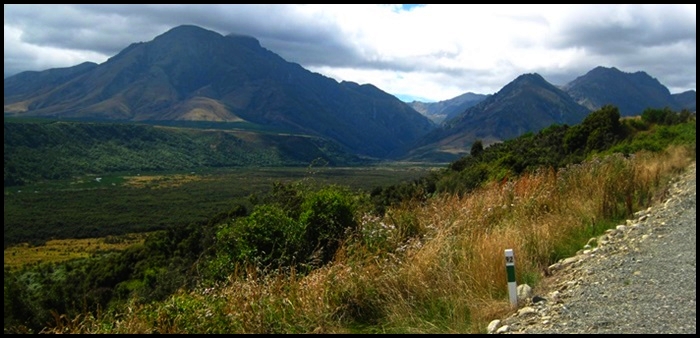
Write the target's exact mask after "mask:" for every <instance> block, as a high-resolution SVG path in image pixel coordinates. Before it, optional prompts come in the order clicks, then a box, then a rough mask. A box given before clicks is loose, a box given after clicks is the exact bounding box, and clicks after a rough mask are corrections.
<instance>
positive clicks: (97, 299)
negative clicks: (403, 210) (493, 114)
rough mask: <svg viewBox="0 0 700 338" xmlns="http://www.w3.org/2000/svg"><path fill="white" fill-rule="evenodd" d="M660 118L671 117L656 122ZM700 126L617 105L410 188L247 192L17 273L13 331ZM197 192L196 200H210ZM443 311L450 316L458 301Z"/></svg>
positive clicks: (689, 137) (311, 248) (323, 251)
mask: <svg viewBox="0 0 700 338" xmlns="http://www.w3.org/2000/svg"><path fill="white" fill-rule="evenodd" d="M657 115H658V116H657ZM669 115H671V116H672V117H669ZM661 119H662V120H663V121H667V120H668V121H669V122H670V123H671V124H668V125H659V124H657V123H654V122H653V121H658V120H661ZM664 123H665V122H664ZM695 131H696V127H695V116H694V114H679V113H676V112H673V111H670V110H663V111H662V112H661V113H657V112H656V111H651V110H650V111H649V112H648V113H645V114H643V115H642V118H641V119H639V120H635V119H620V115H619V112H618V111H617V108H615V107H613V106H606V107H603V108H602V109H600V110H599V111H596V112H593V113H592V114H590V115H589V116H588V117H587V118H586V119H585V120H584V121H583V122H582V123H581V124H580V125H574V126H571V127H569V126H566V125H561V126H559V125H553V126H551V127H549V128H546V129H544V130H542V131H540V132H538V133H537V134H533V133H529V134H526V135H523V136H521V137H519V138H516V139H513V140H509V141H506V142H503V143H499V144H495V145H491V146H489V147H483V145H482V143H481V142H475V144H474V147H472V151H471V155H470V156H466V157H464V158H462V159H460V160H458V161H455V162H453V163H451V164H450V165H449V166H448V167H447V168H445V169H442V170H441V171H439V172H431V173H430V174H428V175H425V176H421V177H419V178H417V179H415V180H413V181H411V182H408V183H401V184H394V185H390V186H378V187H376V188H375V189H373V190H372V192H371V193H370V194H366V193H363V192H358V191H354V190H351V189H348V188H345V187H343V186H342V185H334V184H330V185H329V184H326V185H321V186H318V185H313V184H308V182H306V181H303V180H298V181H294V180H292V181H288V182H275V183H272V187H271V189H270V190H269V191H268V193H266V194H260V195H258V196H257V197H255V198H251V199H248V201H249V203H250V204H249V206H246V205H240V204H232V205H228V207H227V208H225V209H223V210H222V211H220V212H218V213H217V214H212V215H213V216H211V217H209V218H207V219H205V220H201V221H198V222H197V221H192V222H189V223H186V224H181V225H179V226H168V227H166V229H165V230H164V231H161V232H157V233H155V234H154V235H152V236H151V237H149V238H148V239H147V240H146V242H145V243H144V245H142V246H137V247H132V248H131V249H128V250H126V251H125V252H122V253H111V254H108V255H103V256H95V257H93V258H90V259H87V260H79V261H72V262H68V263H65V264H54V265H39V266H35V267H27V268H26V269H24V270H20V271H17V272H10V271H7V270H6V271H5V278H4V291H5V292H4V294H5V299H4V304H5V330H6V332H8V331H9V332H17V331H20V332H21V331H29V332H38V331H40V330H41V329H42V328H43V327H44V326H45V325H46V323H48V322H51V320H52V316H51V313H52V312H55V313H58V314H66V315H67V316H68V318H75V317H76V316H77V315H79V314H85V313H91V312H93V313H94V312H98V311H109V310H115V311H125V310H124V309H123V307H122V306H125V305H126V304H128V303H127V302H128V300H129V299H132V301H136V302H139V303H148V302H151V301H158V300H162V299H165V297H167V296H169V295H170V294H172V293H173V292H175V291H176V290H177V289H179V288H183V287H184V288H187V287H191V286H194V285H196V284H198V283H202V284H204V285H208V284H211V285H215V283H216V282H217V281H220V280H222V279H224V278H226V277H229V276H231V275H234V274H246V273H247V271H236V269H237V268H238V267H240V266H245V265H246V264H248V266H252V267H253V268H255V269H256V273H259V272H260V271H263V272H264V271H269V270H284V269H289V268H291V267H295V268H297V269H295V271H297V272H299V273H304V272H306V271H309V269H313V268H316V267H319V266H322V265H324V264H325V263H327V262H328V261H329V260H330V259H331V257H332V256H333V254H334V253H335V252H334V250H335V249H336V248H337V247H338V244H339V243H341V242H342V241H344V240H346V239H348V238H349V236H353V235H354V234H355V233H356V232H357V231H362V229H361V228H360V227H359V225H358V224H357V220H355V219H352V218H351V217H348V215H351V214H357V213H358V211H364V210H366V211H368V212H369V211H372V210H373V211H375V212H378V213H381V212H382V211H383V209H384V208H386V207H387V206H389V205H392V204H395V203H405V202H410V201H414V202H420V201H421V200H425V199H427V198H429V197H430V196H433V195H435V194H440V193H459V194H461V193H467V192H469V191H472V190H473V189H474V188H476V187H479V186H481V185H483V184H485V183H487V182H492V181H493V180H507V179H508V178H509V177H515V176H518V175H520V174H522V173H525V172H529V171H534V170H537V169H538V168H542V167H553V168H559V167H562V166H565V165H568V164H574V163H578V162H579V161H581V160H583V159H587V158H591V157H594V156H599V155H603V154H605V153H609V152H612V151H615V149H623V150H621V151H622V152H623V154H624V155H631V154H632V152H628V151H627V150H624V149H630V150H634V151H637V150H642V149H645V150H651V151H655V150H656V149H664V148H666V147H667V146H668V145H670V144H674V143H680V144H684V145H686V146H688V147H692V148H693V149H694V147H695ZM616 147H618V148H616ZM625 147H627V148H625ZM183 185H186V184H183ZM13 196H14V194H13ZM194 196H197V197H196V198H190V202H191V203H195V201H196V199H198V198H201V197H202V195H194ZM210 202H211V201H210ZM6 205H7V192H6ZM627 211H628V212H629V210H627ZM617 212H618V211H617V209H611V213H613V214H611V215H609V216H610V217H611V218H618V217H621V216H622V215H618V214H617ZM113 217H115V216H114V215H113ZM402 223H404V224H405V229H404V230H405V231H403V234H404V235H405V236H407V237H410V236H411V234H412V229H411V226H410V225H411V224H412V222H411V220H410V219H407V220H406V221H405V222H402ZM130 297H133V298H130ZM431 299H434V300H435V301H439V300H440V299H439V298H431ZM360 300H363V301H365V302H359V303H358V302H353V303H350V304H349V305H348V309H347V311H346V312H347V316H348V318H351V319H352V321H353V322H356V323H357V324H358V325H360V326H361V325H370V326H371V325H372V324H373V322H372V321H373V317H374V316H368V315H367V314H368V313H371V311H372V310H373V307H372V299H371V297H367V298H366V299H360ZM444 308H445V311H446V312H447V311H449V310H448V309H450V308H452V305H444ZM368 311H369V312H368Z"/></svg>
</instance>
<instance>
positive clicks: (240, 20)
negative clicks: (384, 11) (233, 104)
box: [5, 5, 357, 73]
mask: <svg viewBox="0 0 700 338" xmlns="http://www.w3.org/2000/svg"><path fill="white" fill-rule="evenodd" d="M47 7H48V8H47ZM294 11H296V9H295V8H293V7H289V6H287V5H255V6H246V5H236V6H230V5H203V6H191V5H67V6H54V5H46V6H30V5H25V6H12V7H9V8H8V7H7V6H6V8H5V25H8V24H9V25H11V26H14V27H18V28H20V29H21V30H22V34H21V37H20V38H21V41H22V42H24V43H27V44H31V45H36V46H48V47H55V48H64V49H72V50H85V51H94V52H97V53H100V54H103V55H105V56H112V55H114V54H117V53H118V52H119V51H121V50H122V49H124V48H126V47H127V46H128V45H129V44H131V43H133V42H139V41H150V40H152V39H153V38H155V37H156V36H157V35H159V34H162V33H164V32H165V31H167V30H169V29H171V28H173V27H175V26H179V25H182V24H193V25H198V26H201V27H203V28H207V29H211V30H213V31H216V32H218V33H220V34H222V35H226V34H229V33H237V34H245V35H250V36H253V37H255V38H257V39H258V40H260V42H261V44H262V45H263V46H264V47H265V48H267V49H270V50H272V51H274V52H275V53H277V54H280V56H282V57H283V58H285V59H288V61H293V62H297V63H302V64H305V65H316V64H318V65H321V64H324V65H329V64H330V65H356V64H357V62H356V61H354V60H356V57H357V55H356V53H355V51H354V50H353V49H352V48H351V47H350V45H349V44H348V43H347V42H346V41H344V40H343V39H342V35H341V34H339V33H338V29H339V28H338V27H337V25H336V24H335V23H333V22H330V21H327V20H323V19H322V18H321V19H318V18H316V19H314V18H307V17H304V15H303V13H295V12H294ZM6 43H7V42H6ZM6 54H7V53H6ZM12 64H13V63H12V62H11V63H10V65H8V60H7V58H6V60H5V68H6V69H5V72H6V73H8V69H7V68H8V66H9V67H10V68H12ZM20 70H22V69H14V70H13V71H10V72H13V73H14V72H16V71H20Z"/></svg>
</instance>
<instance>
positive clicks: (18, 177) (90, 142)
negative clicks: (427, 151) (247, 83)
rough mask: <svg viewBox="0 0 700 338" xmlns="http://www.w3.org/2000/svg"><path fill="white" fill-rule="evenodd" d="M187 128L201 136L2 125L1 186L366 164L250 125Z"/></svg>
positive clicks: (160, 130) (74, 125)
mask: <svg viewBox="0 0 700 338" xmlns="http://www.w3.org/2000/svg"><path fill="white" fill-rule="evenodd" d="M189 125H193V126H195V125H196V126H198V127H200V128H165V127H155V126H149V125H141V124H133V123H122V124H119V123H104V122H102V123H98V122H94V123H88V122H64V121H56V120H39V121H36V120H29V121H26V120H24V119H8V118H6V119H5V121H4V123H3V126H4V148H5V156H4V164H5V171H4V175H3V178H4V186H5V187H8V186H20V185H25V184H28V183H35V182H38V181H40V180H46V179H52V180H53V179H64V178H70V177H73V176H76V175H82V174H92V175H109V174H113V173H128V174H131V175H136V174H138V173H141V172H153V171H184V170H187V171H191V170H200V169H201V168H221V167H244V166H247V167H250V166H268V167H269V166H277V167H281V166H307V165H309V163H311V162H313V161H321V162H322V163H325V164H327V165H329V166H347V165H359V164H368V163H369V161H367V160H363V159H360V158H359V157H357V156H354V155H350V154H349V153H348V152H346V151H345V150H344V149H342V148H341V147H340V146H338V145H337V144H335V143H333V142H331V141H328V140H327V139H322V138H318V137H309V136H303V135H289V134H279V133H277V134H275V133H258V132H250V129H251V128H252V127H251V126H250V124H243V123H232V124H231V125H232V126H231V128H234V127H235V128H236V129H229V130H220V129H217V130H210V129H203V128H202V127H204V128H206V127H207V124H199V125H198V124H197V123H190V124H189ZM225 126H226V124H224V125H223V127H225ZM221 127H222V124H221V123H219V124H218V128H221ZM241 127H244V128H245V129H240V128H241Z"/></svg>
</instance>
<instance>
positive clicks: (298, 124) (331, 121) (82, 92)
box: [4, 25, 434, 158]
mask: <svg viewBox="0 0 700 338" xmlns="http://www.w3.org/2000/svg"><path fill="white" fill-rule="evenodd" d="M4 84H5V90H4V94H5V100H4V109H5V116H42V117H56V118H77V119H91V120H95V119H98V120H114V121H220V122H248V123H250V124H253V125H256V126H257V127H258V128H259V129H261V130H263V131H264V130H265V129H266V128H269V129H274V130H276V131H279V130H284V131H286V132H288V133H297V134H305V135H311V136H319V137H325V138H328V139H331V140H334V141H335V142H337V143H338V144H340V145H342V146H343V147H345V148H347V149H348V150H349V151H351V152H354V153H356V154H359V155H364V156H370V157H380V158H384V157H390V156H394V155H397V154H401V153H402V152H403V151H405V150H407V147H408V146H409V145H411V144H413V143H414V142H415V141H416V140H417V139H419V138H420V137H422V136H424V135H425V134H426V133H427V132H429V131H430V130H431V129H433V128H434V124H433V123H432V122H431V121H430V120H428V119H427V118H426V117H425V116H423V115H421V114H420V113H418V112H416V111H415V110H414V109H412V108H411V107H409V106H408V105H407V104H406V103H404V102H402V101H400V100H399V99H397V98H396V97H394V96H392V95H390V94H388V93H386V92H383V91H382V90H380V89H378V88H376V87H375V86H372V85H369V84H366V85H359V84H357V83H353V82H342V83H338V82H337V81H335V80H333V79H331V78H328V77H325V76H323V75H320V74H317V73H312V72H310V71H308V70H306V69H304V68H302V67H301V66H300V65H298V64H296V63H291V62H288V61H285V60H284V59H282V58H281V57H280V56H278V55H277V54H275V53H273V52H271V51H269V50H267V49H265V48H263V47H262V46H261V45H260V43H259V42H258V40H257V39H255V38H253V37H250V36H242V35H235V34H230V35H227V36H223V35H221V34H219V33H216V32H213V31H210V30H206V29H203V28H200V27H197V26H191V25H183V26H178V27H175V28H173V29H171V30H169V31H167V32H165V33H164V34H162V35H159V36H157V37H156V38H154V39H153V40H152V41H149V42H139V43H134V44H131V45H130V46H128V47H127V48H125V49H124V50H122V51H121V52H120V53H118V54H117V55H115V56H113V57H111V58H110V59H109V60H107V61H106V62H104V63H102V64H99V65H94V64H82V65H78V66H75V67H69V68H63V69H51V70H47V71H43V72H24V73H20V74H17V75H15V76H13V77H9V78H7V79H5V81H4Z"/></svg>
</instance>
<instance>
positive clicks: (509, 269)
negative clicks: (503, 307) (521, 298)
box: [505, 249, 518, 307]
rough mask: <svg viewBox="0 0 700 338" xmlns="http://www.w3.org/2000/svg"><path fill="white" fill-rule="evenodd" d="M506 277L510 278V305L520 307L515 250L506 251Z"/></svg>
mask: <svg viewBox="0 0 700 338" xmlns="http://www.w3.org/2000/svg"><path fill="white" fill-rule="evenodd" d="M505 253H506V275H507V276H508V296H510V305H511V306H512V307H518V291H517V285H516V283H515V257H513V249H506V252H505Z"/></svg>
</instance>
